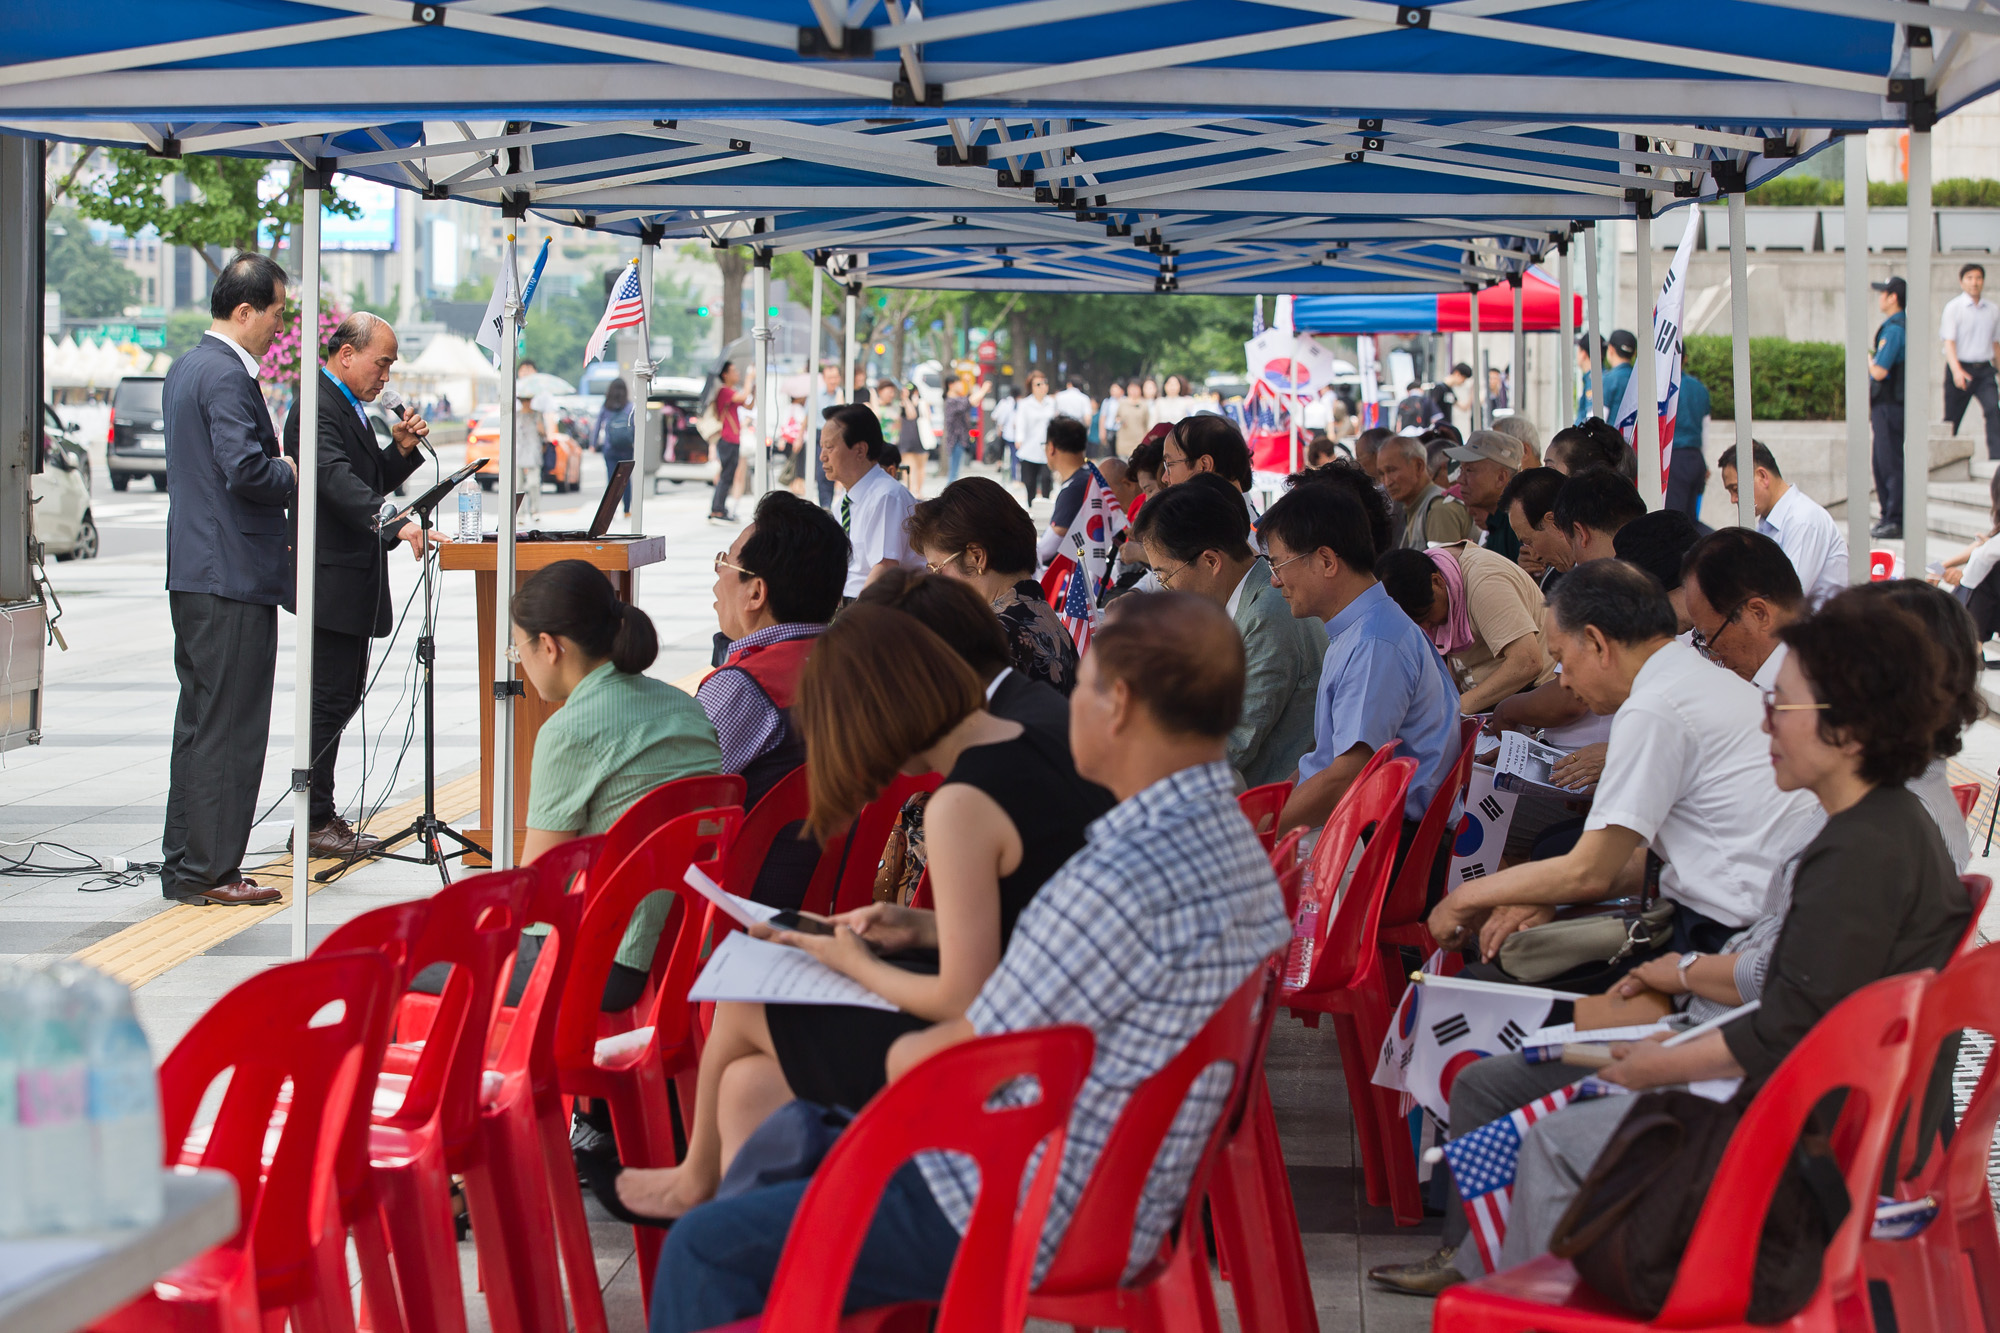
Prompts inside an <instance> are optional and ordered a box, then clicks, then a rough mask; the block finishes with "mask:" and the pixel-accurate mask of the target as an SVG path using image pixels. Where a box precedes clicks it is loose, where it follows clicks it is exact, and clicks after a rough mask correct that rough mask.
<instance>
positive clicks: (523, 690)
mask: <svg viewBox="0 0 2000 1333" xmlns="http://www.w3.org/2000/svg"><path fill="white" fill-rule="evenodd" d="M493 697H494V698H495V699H509V698H512V699H525V698H527V697H528V685H527V682H526V681H520V680H496V681H494V682H493Z"/></svg>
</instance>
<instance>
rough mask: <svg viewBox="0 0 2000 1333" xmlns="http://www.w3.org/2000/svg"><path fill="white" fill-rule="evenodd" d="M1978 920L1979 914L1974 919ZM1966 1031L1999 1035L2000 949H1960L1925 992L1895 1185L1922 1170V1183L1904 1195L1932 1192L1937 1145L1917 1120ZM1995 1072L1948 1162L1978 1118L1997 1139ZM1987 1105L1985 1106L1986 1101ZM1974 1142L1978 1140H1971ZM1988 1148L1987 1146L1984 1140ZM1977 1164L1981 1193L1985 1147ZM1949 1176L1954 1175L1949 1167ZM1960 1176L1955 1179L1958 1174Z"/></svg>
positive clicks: (1988, 1074) (1985, 1078)
mask: <svg viewBox="0 0 2000 1333" xmlns="http://www.w3.org/2000/svg"><path fill="white" fill-rule="evenodd" d="M1973 919H1974V920H1975V921H1977V920H1978V913H1977V912H1976V911H1975V912H1974V913H1973ZM1965 1028H1977V1029H1979V1030H1980V1031H1982V1032H1988V1033H1993V1032H2000V945H1994V944H1989V945H1987V946H1986V947H1984V948H1972V949H1961V950H1960V952H1959V953H1958V954H1956V955H1955V956H1954V957H1953V958H1952V960H1951V962H1950V963H1949V964H1947V965H1946V966H1945V969H1944V971H1942V972H1940V973H1938V974H1937V977H1936V979H1935V980H1933V981H1932V982H1931V985H1930V989H1929V990H1927V991H1925V992H1924V1002H1923V1007H1922V1008H1921V1009H1920V1010H1918V1012H1917V1032H1916V1037H1915V1038H1914V1040H1913V1041H1912V1043H1911V1047H1910V1076H1909V1079H1908V1080H1907V1081H1906V1082H1905V1084H1904V1091H1903V1098H1904V1102H1905V1104H1906V1105H1907V1107H1908V1109H1909V1115H1910V1117H1911V1125H1912V1128H1911V1129H1910V1130H1908V1131H1906V1132H1905V1133H1903V1134H1902V1135H1901V1136H1900V1138H1899V1140H1898V1146H1899V1151H1898V1154H1897V1160H1896V1179H1897V1180H1898V1181H1910V1180H1913V1179H1916V1178H1917V1172H1918V1171H1919V1169H1920V1167H1922V1168H1923V1176H1922V1181H1921V1183H1920V1184H1919V1187H1918V1188H1916V1189H1915V1190H1909V1189H1899V1190H1898V1193H1899V1194H1904V1195H1908V1197H1912V1198H1915V1197H1920V1196H1921V1195H1922V1194H1924V1193H1928V1192H1930V1187H1931V1185H1932V1184H1933V1183H1934V1177H1935V1176H1936V1174H1937V1171H1938V1168H1937V1166H1936V1165H1935V1162H1934V1159H1932V1158H1931V1152H1932V1150H1933V1149H1935V1147H1936V1144H1935V1143H1933V1142H1929V1141H1927V1140H1925V1139H1924V1138H1923V1137H1922V1135H1921V1134H1920V1133H1919V1132H1917V1130H1916V1129H1915V1117H1916V1116H1917V1115H1918V1113H1919V1111H1920V1110H1921V1108H1922V1107H1923V1104H1924V1098H1925V1096H1926V1094H1927V1093H1928V1092H1929V1090H1930V1086H1931V1082H1932V1078H1933V1075H1934V1073H1935V1066H1936V1063H1937V1058H1938V1054H1939V1049H1938V1048H1939V1047H1940V1045H1942V1043H1943V1042H1944V1040H1945V1039H1946V1038H1947V1037H1949V1036H1951V1035H1952V1034H1953V1033H1955V1032H1959V1031H1961V1030H1963V1029H1965ZM1993 1070H1994V1066H1993V1064H1992V1063H1991V1062H1988V1064H1987V1067H1986V1070H1985V1071H1984V1072H1983V1073H1981V1075H1980V1078H1979V1083H1978V1084H1977V1086H1976V1087H1975V1088H1974V1090H1973V1095H1972V1100H1971V1101H1970V1102H1969V1103H1968V1104H1967V1105H1966V1112H1965V1116H1964V1118H1963V1119H1962V1120H1961V1121H1960V1123H1959V1127H1958V1130H1957V1131H1956V1132H1955V1133H1953V1135H1952V1137H1951V1147H1950V1149H1949V1150H1948V1151H1947V1157H1948V1158H1952V1159H1955V1158H1956V1157H1957V1156H1958V1154H1959V1152H1960V1150H1961V1149H1962V1148H1963V1146H1964V1142H1963V1141H1964V1139H1965V1137H1966V1136H1967V1133H1968V1131H1969V1130H1970V1129H1971V1128H1972V1127H1973V1121H1974V1120H1975V1118H1978V1117H1983V1118H1984V1119H1985V1122H1986V1123H1985V1135H1986V1139H1991V1138H1992V1135H1993V1122H1994V1117H1995V1116H1996V1115H2000V1084H1997V1083H1996V1082H1995V1079H1994V1077H1993ZM1982 1098H1984V1099H1985V1103H1986V1104H1984V1105H1982V1102H1981V1099H1982ZM1971 1137H1972V1138H1975V1139H1977V1138H1979V1135H1978V1134H1976V1133H1975V1134H1972V1135H1971ZM1982 1142H1983V1140H1982ZM1971 1156H1972V1157H1975V1158H1977V1162H1976V1163H1975V1171H1976V1172H1977V1173H1978V1174H1979V1176H1980V1181H1981V1183H1980V1186H1979V1188H1980V1190H1981V1191H1982V1192H1983V1191H1984V1190H1985V1188H1986V1186H1985V1183H1984V1173H1985V1167H1984V1164H1985V1160H1986V1149H1985V1148H1984V1147H1980V1148H1979V1149H1978V1151H1977V1152H1976V1153H1972V1154H1971ZM1945 1169H1946V1170H1951V1168H1949V1167H1947V1168H1945ZM1954 1174H1955V1173H1954Z"/></svg>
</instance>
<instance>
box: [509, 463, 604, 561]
mask: <svg viewBox="0 0 2000 1333" xmlns="http://www.w3.org/2000/svg"><path fill="white" fill-rule="evenodd" d="M631 476H632V460H631V459H629V458H628V459H626V460H625V461H624V462H622V463H620V464H618V465H617V466H616V467H614V468H612V469H611V480H610V482H609V483H608V484H607V485H606V486H605V488H604V498H603V499H601V500H599V501H598V502H597V512H596V513H595V514H593V515H592V516H591V519H590V527H589V528H588V529H587V530H586V531H583V532H575V531H570V532H544V531H540V530H538V529H531V530H529V531H527V532H519V533H516V534H515V540H516V541H528V542H594V541H596V540H597V539H598V538H600V537H602V536H604V535H605V529H606V528H609V527H610V526H611V516H612V515H613V514H615V513H617V512H618V501H619V500H620V498H622V497H623V496H624V494H625V483H626V482H627V481H628V480H629V479H630V478H631ZM523 498H524V497H522V496H519V495H517V496H515V497H514V508H515V511H516V512H517V513H518V512H519V510H520V507H521V500H522V499H523ZM619 535H621V536H637V535H638V534H637V533H621V534H619ZM485 540H486V541H489V542H497V541H499V540H500V534H499V533H497V532H489V533H486V534H485Z"/></svg>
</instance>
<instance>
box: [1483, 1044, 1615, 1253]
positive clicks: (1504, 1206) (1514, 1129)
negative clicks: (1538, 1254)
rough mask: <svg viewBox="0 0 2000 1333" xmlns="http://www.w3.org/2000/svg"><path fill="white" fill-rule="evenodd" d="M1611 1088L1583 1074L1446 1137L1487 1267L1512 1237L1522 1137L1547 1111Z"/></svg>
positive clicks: (1598, 1094)
mask: <svg viewBox="0 0 2000 1333" xmlns="http://www.w3.org/2000/svg"><path fill="white" fill-rule="evenodd" d="M1607 1091H1611V1089H1606V1088H1604V1087H1603V1085H1602V1084H1600V1083H1598V1081H1597V1080H1595V1079H1584V1080H1582V1081H1580V1082H1577V1083H1572V1084H1570V1085H1569V1086H1568V1087H1567V1088H1558V1089H1556V1091H1554V1092H1552V1093H1550V1094H1549V1095H1548V1096H1546V1097H1537V1098H1536V1099H1535V1100H1534V1101H1532V1102H1529V1103H1528V1104H1527V1105H1526V1106H1524V1107H1522V1108H1521V1109H1520V1110H1518V1111H1515V1112H1513V1113H1512V1114H1510V1115H1507V1116H1505V1117H1503V1118H1501V1119H1499V1120H1495V1121H1493V1122H1492V1123H1490V1124H1485V1125H1481V1126H1480V1127H1479V1128H1477V1129H1475V1130H1472V1131H1470V1132H1469V1133H1465V1134H1461V1135H1459V1136H1458V1137H1457V1138H1454V1139H1450V1140H1447V1141H1446V1143H1445V1145H1444V1157H1445V1161H1447V1162H1449V1163H1450V1164H1451V1178H1452V1179H1453V1180H1455V1181H1457V1182H1458V1193H1459V1197H1460V1198H1462V1199H1463V1200H1464V1201H1465V1215H1466V1217H1467V1219H1468V1220H1470V1221H1471V1223H1472V1239H1473V1241H1474V1243H1476V1244H1477V1245H1478V1246H1479V1257H1480V1259H1482V1260H1483V1261H1485V1264H1486V1271H1487V1272H1489V1273H1491V1272H1494V1271H1496V1270H1498V1268H1499V1267H1500V1245H1501V1242H1503V1241H1505V1240H1506V1239H1507V1211H1508V1208H1509V1207H1510V1206H1511V1204H1512V1203H1513V1200H1514V1169H1515V1166H1516V1164H1517V1163H1518V1162H1519V1161H1520V1157H1521V1140H1522V1139H1523V1138H1525V1137H1526V1136H1527V1133H1528V1130H1529V1128H1530V1127H1531V1126H1533V1125H1534V1123H1535V1122H1536V1121H1538V1120H1540V1119H1542V1118H1543V1117H1544V1116H1548V1115H1552V1114H1554V1113H1555V1112H1557V1111H1560V1110H1561V1109H1562V1108H1563V1107H1565V1106H1568V1105H1569V1104H1570V1103H1571V1102H1576V1101H1583V1100H1585V1099H1587V1098H1590V1097H1601V1096H1603V1095H1605V1093H1606V1092H1607Z"/></svg>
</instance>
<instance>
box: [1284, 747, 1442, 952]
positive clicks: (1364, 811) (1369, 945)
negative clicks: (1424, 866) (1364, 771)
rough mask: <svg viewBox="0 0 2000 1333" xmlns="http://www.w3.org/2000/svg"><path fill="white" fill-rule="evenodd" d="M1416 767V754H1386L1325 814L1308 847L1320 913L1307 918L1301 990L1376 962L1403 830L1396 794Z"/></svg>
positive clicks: (1404, 790) (1405, 788) (1402, 794)
mask: <svg viewBox="0 0 2000 1333" xmlns="http://www.w3.org/2000/svg"><path fill="white" fill-rule="evenodd" d="M1416 772H1417V761H1416V760H1414V759H1391V760H1390V761H1389V762H1388V763H1386V764H1383V765H1382V766H1381V767H1380V768H1378V769H1376V770H1375V773H1374V775H1373V776H1372V777H1370V778H1369V779H1368V780H1367V781H1366V782H1357V783H1355V784H1354V785H1353V786H1350V787H1349V788H1348V789H1347V792H1346V794H1345V795H1343V796H1342V797H1341V798H1340V804H1339V805H1337V806H1335V807H1334V809H1333V815H1332V817H1331V818H1329V819H1328V820H1327V821H1326V828H1325V830H1324V831H1322V832H1321V833H1320V835H1319V842H1318V843H1317V844H1316V845H1315V846H1314V847H1313V854H1312V894H1313V897H1314V899H1316V900H1317V901H1318V903H1319V918H1318V921H1317V922H1316V923H1315V925H1314V933H1313V956H1312V967H1311V969H1310V970H1309V971H1308V972H1307V974H1306V983H1305V985H1303V986H1301V987H1299V990H1300V991H1332V990H1340V989H1342V988H1344V987H1347V986H1351V985H1354V984H1355V983H1357V982H1359V981H1360V980H1362V979H1363V978H1364V977H1365V976H1366V975H1367V973H1368V970H1369V969H1370V968H1375V967H1379V966H1380V961H1379V959H1378V957H1377V955H1378V953H1379V952H1380V951H1379V950H1378V949H1377V948H1376V947H1375V944H1376V938H1377V935H1378V934H1379V932H1380V931H1381V928H1382V905H1383V901H1384V899H1385V898H1386V897H1387V895H1388V890H1389V871H1390V869H1391V868H1392V867H1393V866H1394V865H1395V863H1396V839H1397V837H1398V836H1399V835H1400V834H1401V833H1402V829H1403V801H1404V800H1405V799H1406V798H1407V797H1408V795H1409V791H1410V780H1411V779H1412V778H1413V777H1415V776H1416ZM1371 830H1372V832H1371ZM1364 833H1366V834H1369V837H1368V846H1367V847H1366V849H1365V850H1363V851H1362V853H1361V858H1360V860H1359V861H1358V862H1356V863H1355V867H1354V875H1353V877H1352V878H1351V879H1350V880H1349V881H1348V884H1347V891H1346V892H1345V893H1342V892H1341V890H1340V880H1341V876H1342V875H1343V874H1345V873H1346V870H1347V863H1348V862H1349V861H1351V860H1354V845H1355V843H1356V842H1358V841H1359V840H1360V839H1361V837H1362V835H1363V834H1364ZM1413 854H1414V849H1413ZM1296 916H1297V914H1296V913H1294V919H1296Z"/></svg>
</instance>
